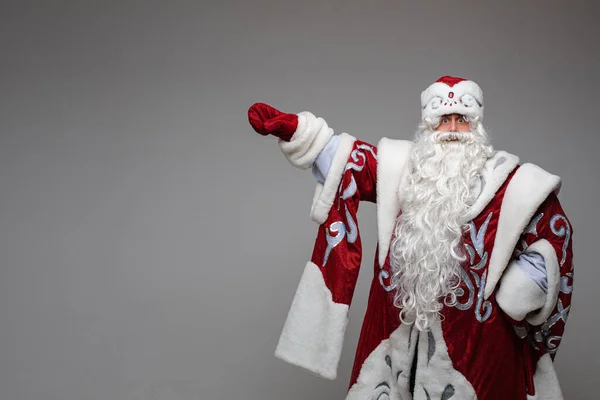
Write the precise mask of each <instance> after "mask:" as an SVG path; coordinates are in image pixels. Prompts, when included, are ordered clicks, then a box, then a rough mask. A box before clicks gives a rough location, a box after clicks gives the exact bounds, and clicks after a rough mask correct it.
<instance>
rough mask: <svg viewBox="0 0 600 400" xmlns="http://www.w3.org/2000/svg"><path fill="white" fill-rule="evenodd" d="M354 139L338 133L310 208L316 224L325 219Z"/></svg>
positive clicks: (333, 199)
mask: <svg viewBox="0 0 600 400" xmlns="http://www.w3.org/2000/svg"><path fill="white" fill-rule="evenodd" d="M355 141H356V138H354V137H353V136H351V135H349V134H347V133H342V134H341V135H340V143H339V144H338V148H337V151H336V153H335V155H334V156H333V160H332V161H331V167H330V168H329V171H328V172H327V176H326V177H325V182H324V183H317V187H316V189H315V195H314V197H313V202H312V206H311V209H310V218H311V219H312V220H313V221H315V222H316V223H318V224H322V223H323V222H325V221H326V220H327V217H328V215H329V210H330V209H331V206H333V202H334V201H335V196H336V194H337V193H338V188H339V186H340V183H341V181H342V175H343V174H344V168H345V166H346V164H347V162H348V157H350V153H351V152H352V148H353V147H354V142H355Z"/></svg>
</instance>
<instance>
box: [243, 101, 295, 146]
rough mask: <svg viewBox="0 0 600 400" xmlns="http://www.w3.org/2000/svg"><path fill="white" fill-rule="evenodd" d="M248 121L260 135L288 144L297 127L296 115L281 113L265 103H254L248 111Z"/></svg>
mask: <svg viewBox="0 0 600 400" xmlns="http://www.w3.org/2000/svg"><path fill="white" fill-rule="evenodd" d="M248 121H249V122H250V125H252V127H253V128H254V130H255V131H256V132H258V133H260V134H261V135H265V136H266V135H273V136H277V137H278V138H280V139H282V140H285V141H286V142H289V141H290V139H291V138H292V135H293V134H294V132H296V128H297V127H298V116H297V115H296V114H287V113H283V112H281V111H279V110H277V109H276V108H273V107H271V106H270V105H268V104H265V103H254V104H253V105H252V107H250V108H249V109H248Z"/></svg>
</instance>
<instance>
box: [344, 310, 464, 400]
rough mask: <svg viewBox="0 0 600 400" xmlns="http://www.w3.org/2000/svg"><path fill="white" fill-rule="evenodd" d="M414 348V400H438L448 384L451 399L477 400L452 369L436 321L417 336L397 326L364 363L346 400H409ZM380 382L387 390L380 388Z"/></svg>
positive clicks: (462, 378) (462, 379)
mask: <svg viewBox="0 0 600 400" xmlns="http://www.w3.org/2000/svg"><path fill="white" fill-rule="evenodd" d="M430 341H433V343H431V342H430ZM417 346H419V351H418V358H417V372H416V377H415V397H414V398H415V400H417V399H418V400H421V399H423V400H424V399H425V398H426V394H425V390H426V391H427V393H428V394H429V396H430V397H431V399H441V398H442V393H443V392H444V389H445V388H446V386H447V385H448V384H451V385H452V386H453V388H454V396H453V397H452V398H453V399H454V398H456V399H461V400H475V399H476V395H475V389H474V388H473V386H472V385H471V384H470V383H469V381H468V380H467V379H466V378H465V377H464V376H463V375H462V374H461V373H460V372H458V371H457V370H456V369H454V366H453V365H452V360H451V359H450V356H449V355H448V348H447V346H446V343H445V342H444V338H443V333H442V328H441V324H440V322H439V321H437V322H436V323H434V324H433V326H432V328H431V331H430V332H419V331H418V330H416V329H415V328H414V326H413V325H400V326H399V327H398V328H397V329H396V330H395V331H394V332H392V334H391V335H390V337H389V338H388V339H385V340H382V341H381V343H380V344H379V345H378V346H377V347H376V348H375V350H373V351H372V352H371V354H369V356H368V357H367V358H366V359H365V361H364V363H363V365H362V366H361V369H360V373H359V375H358V378H357V380H356V383H354V385H352V387H351V388H350V390H349V391H348V396H347V397H346V400H363V399H378V398H385V397H384V396H383V393H386V394H387V395H388V397H387V398H390V399H410V398H412V397H411V396H410V372H411V364H412V359H413V357H414V354H415V349H416V347H417ZM387 357H389V358H388V359H386V358H387ZM388 362H389V364H388ZM382 382H385V383H386V384H387V386H385V385H380V384H381V383H382ZM379 396H382V397H379Z"/></svg>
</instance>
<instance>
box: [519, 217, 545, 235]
mask: <svg viewBox="0 0 600 400" xmlns="http://www.w3.org/2000/svg"><path fill="white" fill-rule="evenodd" d="M543 216H544V213H540V214H538V215H537V216H536V217H535V218H534V219H532V220H531V222H530V223H529V225H527V227H526V228H525V231H524V232H523V233H532V234H534V235H535V236H538V232H537V226H538V223H539V222H540V220H541V219H542V217H543Z"/></svg>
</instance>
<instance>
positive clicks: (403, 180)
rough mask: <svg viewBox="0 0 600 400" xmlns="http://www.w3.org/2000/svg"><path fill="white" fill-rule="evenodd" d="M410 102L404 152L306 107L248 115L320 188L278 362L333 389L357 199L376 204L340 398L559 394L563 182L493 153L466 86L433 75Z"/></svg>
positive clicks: (566, 249)
mask: <svg viewBox="0 0 600 400" xmlns="http://www.w3.org/2000/svg"><path fill="white" fill-rule="evenodd" d="M421 107H422V113H421V123H420V124H419V127H418V129H417V133H416V136H415V140H414V142H412V141H404V140H392V139H387V138H383V139H381V141H380V142H379V143H378V145H377V147H375V146H373V145H370V144H368V143H365V142H362V141H360V140H356V139H355V138H354V137H352V136H351V135H348V134H346V133H342V134H341V135H334V132H333V130H332V129H331V128H329V126H328V125H327V123H326V122H325V121H324V120H323V119H322V118H317V117H315V116H314V115H313V114H312V113H310V112H301V113H299V114H287V113H282V112H280V111H278V110H276V109H274V108H273V107H271V106H268V105H266V104H262V103H256V104H254V105H253V106H252V107H251V108H250V110H249V112H248V116H249V121H250V123H251V125H252V126H253V128H254V129H255V130H256V131H257V132H258V133H260V134H263V135H268V134H272V135H274V136H276V137H278V138H279V144H280V148H281V150H282V151H283V153H284V154H285V156H286V157H287V159H288V160H289V161H290V162H291V163H292V164H293V165H294V166H296V167H298V168H302V169H308V168H312V171H313V174H314V175H315V177H316V179H317V181H318V183H317V189H316V192H315V196H314V199H313V204H312V208H311V218H312V219H313V220H315V221H316V222H317V223H319V231H318V235H317V239H316V242H315V246H314V250H313V254H312V257H311V260H310V261H309V262H308V263H307V264H306V267H305V270H304V273H303V275H302V279H301V281H300V284H299V286H298V289H297V292H296V294H295V296H294V299H293V302H292V306H291V309H290V311H289V314H288V318H287V320H286V323H285V326H284V329H283V332H282V334H281V337H280V340H279V343H278V345H277V349H276V352H275V353H276V356H277V357H279V358H281V359H283V360H285V361H287V362H290V363H292V364H295V365H298V366H301V367H303V368H306V369H308V370H310V371H312V372H314V373H316V374H318V375H320V376H322V377H325V378H328V379H335V377H336V371H337V366H338V363H339V358H340V354H341V349H342V343H343V337H344V332H345V329H346V325H347V314H348V308H349V306H350V303H351V300H352V295H353V292H354V287H355V284H356V280H357V277H358V271H359V267H360V263H361V259H362V250H361V240H360V234H359V230H358V223H357V219H356V213H357V210H358V205H359V202H360V201H361V200H365V201H369V202H374V203H376V204H377V225H378V248H377V254H376V256H375V266H374V277H373V282H372V284H371V291H370V296H369V303H368V306H367V311H366V315H365V319H364V322H363V327H362V331H361V335H360V339H359V344H358V348H357V351H356V357H355V361H354V368H353V373H352V377H351V382H350V387H349V391H348V395H347V397H346V399H375V400H383V399H398V398H399V399H415V400H416V399H423V400H430V399H445V400H447V399H452V400H463V399H480V400H492V399H498V400H500V399H502V400H506V399H511V400H520V399H522V400H527V399H529V400H531V399H539V400H550V399H562V398H563V397H562V393H561V390H560V385H559V383H558V379H557V376H556V373H555V370H554V366H553V359H554V355H555V354H556V351H557V348H558V345H559V343H560V340H561V338H562V334H563V331H564V327H565V324H566V321H567V315H568V312H569V309H570V306H571V292H572V284H573V264H572V241H571V237H572V234H573V230H572V227H571V224H570V223H569V220H568V219H567V217H566V215H565V213H564V211H563V210H562V208H561V205H560V203H559V201H558V198H557V194H558V191H559V189H560V178H559V177H557V176H555V175H552V174H549V173H548V172H546V171H544V170H543V169H541V168H539V167H537V166H535V165H533V164H523V165H520V164H519V159H518V158H517V157H516V156H514V155H512V154H509V153H507V152H504V151H495V150H494V149H493V148H492V146H491V145H490V142H489V139H488V136H487V133H486V131H485V128H484V127H483V125H482V119H483V94H482V91H481V89H480V87H479V86H478V85H477V84H476V83H475V82H473V81H469V80H465V79H462V78H454V77H449V76H445V77H442V78H440V79H439V80H438V81H436V82H435V83H433V84H432V85H430V86H429V87H428V88H427V89H426V90H425V91H423V93H422V94H421Z"/></svg>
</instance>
